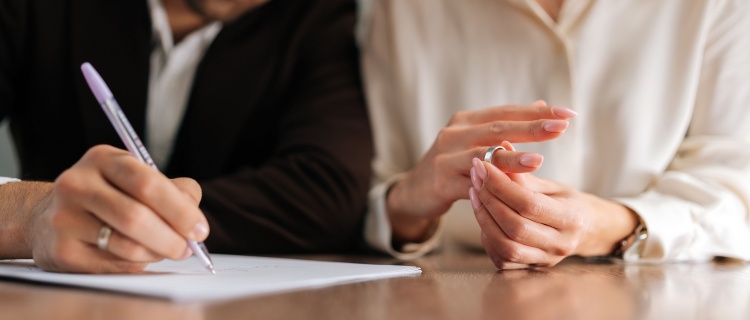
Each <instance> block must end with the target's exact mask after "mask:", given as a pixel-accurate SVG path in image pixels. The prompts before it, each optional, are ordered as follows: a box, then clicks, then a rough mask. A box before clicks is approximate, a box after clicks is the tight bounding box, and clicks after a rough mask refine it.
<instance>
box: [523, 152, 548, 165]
mask: <svg viewBox="0 0 750 320" xmlns="http://www.w3.org/2000/svg"><path fill="white" fill-rule="evenodd" d="M542 161H544V157H542V155H541V154H536V153H532V154H524V155H522V156H521V158H520V159H519V162H520V163H521V165H522V166H525V167H532V168H536V167H538V166H540V165H541V164H542Z"/></svg>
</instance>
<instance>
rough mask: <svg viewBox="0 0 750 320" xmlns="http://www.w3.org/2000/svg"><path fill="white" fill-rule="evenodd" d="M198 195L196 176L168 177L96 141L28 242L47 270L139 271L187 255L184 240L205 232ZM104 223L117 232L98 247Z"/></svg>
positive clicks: (60, 182) (59, 186) (66, 176)
mask: <svg viewBox="0 0 750 320" xmlns="http://www.w3.org/2000/svg"><path fill="white" fill-rule="evenodd" d="M200 199H201V189H200V186H198V184H197V183H196V182H195V181H194V180H192V179H175V180H169V179H167V177H165V176H164V175H162V174H161V173H159V172H158V171H156V170H154V169H153V168H151V167H149V166H148V165H146V164H144V163H141V162H140V161H138V160H136V159H135V158H134V157H132V156H131V155H130V154H129V153H128V152H126V151H123V150H119V149H115V148H113V147H109V146H97V147H94V148H92V149H90V150H89V151H88V152H87V153H86V155H84V156H83V157H82V158H81V160H79V161H78V162H77V163H76V164H75V165H74V166H73V167H71V168H70V169H68V170H67V171H65V172H63V173H62V174H61V175H60V176H59V177H58V178H57V180H56V181H55V184H54V187H53V189H52V192H51V194H50V196H49V198H48V199H47V202H46V206H45V207H44V208H43V212H42V213H41V214H40V215H38V217H37V218H36V219H34V222H33V226H32V228H30V233H29V235H28V236H27V238H29V239H28V240H27V242H29V243H31V249H32V254H33V258H34V260H35V261H36V263H37V265H38V266H39V267H41V268H43V269H46V270H49V271H57V272H76V273H127V272H138V271H141V270H143V269H144V268H145V267H146V266H147V265H148V263H150V262H156V261H160V260H162V259H165V258H168V259H173V260H180V259H185V258H187V257H189V256H190V255H191V254H192V252H191V251H190V250H189V249H188V247H187V243H186V239H192V240H196V241H202V240H204V239H205V238H206V236H208V223H207V221H206V218H205V217H204V216H203V213H202V212H201V210H200V209H199V208H198V203H199V202H200ZM105 225H106V226H109V227H110V228H111V230H112V233H111V236H109V239H108V240H109V241H108V242H107V245H106V248H103V249H100V248H99V247H98V245H97V238H98V236H99V232H100V230H101V228H102V227H103V226H105Z"/></svg>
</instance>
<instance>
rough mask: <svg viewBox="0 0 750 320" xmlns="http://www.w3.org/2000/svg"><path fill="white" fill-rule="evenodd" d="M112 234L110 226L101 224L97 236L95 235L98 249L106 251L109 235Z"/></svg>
mask: <svg viewBox="0 0 750 320" xmlns="http://www.w3.org/2000/svg"><path fill="white" fill-rule="evenodd" d="M111 236H112V228H110V227H109V226H108V225H106V224H105V225H103V226H102V227H101V228H99V236H97V237H96V246H97V247H99V249H100V250H103V251H107V246H108V245H109V237H111Z"/></svg>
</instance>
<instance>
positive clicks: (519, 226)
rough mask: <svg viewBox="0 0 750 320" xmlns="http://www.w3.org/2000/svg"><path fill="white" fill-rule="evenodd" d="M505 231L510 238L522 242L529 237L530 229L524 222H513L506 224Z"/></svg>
mask: <svg viewBox="0 0 750 320" xmlns="http://www.w3.org/2000/svg"><path fill="white" fill-rule="evenodd" d="M505 233H506V235H507V236H508V238H510V239H511V240H513V241H516V242H521V243H524V242H525V241H527V240H528V239H529V236H530V234H531V230H530V228H529V226H528V225H527V224H525V223H513V224H510V225H508V227H507V230H505Z"/></svg>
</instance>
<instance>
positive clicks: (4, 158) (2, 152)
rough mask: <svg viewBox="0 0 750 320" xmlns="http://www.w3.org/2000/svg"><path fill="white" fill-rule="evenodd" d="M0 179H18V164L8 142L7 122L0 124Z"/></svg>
mask: <svg viewBox="0 0 750 320" xmlns="http://www.w3.org/2000/svg"><path fill="white" fill-rule="evenodd" d="M0 177H18V164H17V163H16V154H15V153H14V152H13V144H12V142H11V140H10V130H8V121H2V122H0Z"/></svg>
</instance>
